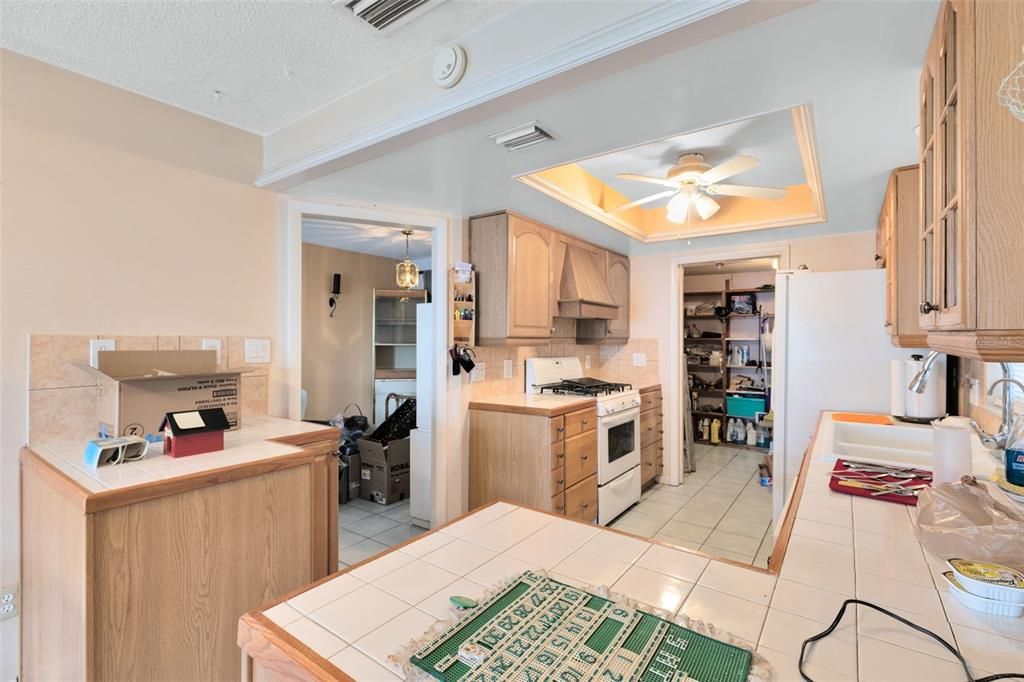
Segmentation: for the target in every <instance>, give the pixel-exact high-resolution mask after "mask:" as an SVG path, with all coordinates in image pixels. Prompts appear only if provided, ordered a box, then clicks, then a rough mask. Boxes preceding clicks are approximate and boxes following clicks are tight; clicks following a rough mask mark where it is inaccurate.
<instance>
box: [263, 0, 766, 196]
mask: <svg viewBox="0 0 1024 682" xmlns="http://www.w3.org/2000/svg"><path fill="white" fill-rule="evenodd" d="M751 1H752V0H690V1H688V2H666V3H663V4H660V5H657V6H655V7H652V8H651V9H648V10H645V11H643V12H641V13H639V14H636V15H634V16H632V17H629V18H628V19H626V20H624V21H620V22H617V23H615V24H612V25H609V26H605V27H604V28H602V29H600V30H598V31H593V32H591V33H589V34H587V35H585V36H581V37H579V38H576V39H574V40H571V41H569V42H568V43H565V44H564V45H562V46H560V47H559V48H557V49H555V50H550V51H548V52H546V53H544V54H542V55H538V56H536V57H533V58H531V59H528V60H526V61H524V62H522V63H520V64H517V65H515V66H511V67H508V68H506V69H502V70H500V71H497V72H495V73H494V74H492V75H490V76H487V77H485V78H482V79H480V80H479V81H476V82H475V83H468V84H466V85H465V86H463V87H460V88H456V89H455V90H454V91H452V92H451V93H449V94H447V95H444V96H442V97H440V98H438V99H437V100H435V101H433V102H431V103H429V104H425V105H423V106H420V107H415V108H413V109H410V110H408V111H406V112H403V113H402V114H401V115H399V116H395V117H392V118H390V119H388V120H385V121H382V122H380V123H378V124H376V125H372V126H367V127H365V128H363V129H361V130H359V131H357V132H354V133H352V134H349V135H345V136H343V137H340V138H338V139H336V140H334V141H333V142H330V143H328V144H325V145H322V146H320V147H318V148H316V149H313V150H310V151H309V152H306V153H305V154H302V155H300V156H297V157H295V158H293V159H290V160H288V161H285V162H283V163H280V164H277V165H275V166H271V167H269V168H266V169H264V170H263V172H262V173H260V175H259V177H258V178H257V179H256V186H257V187H266V188H270V189H283V188H284V185H285V184H286V182H287V180H288V179H289V178H291V177H293V176H295V175H298V174H300V173H303V172H306V171H309V170H311V169H313V168H316V167H317V166H320V165H323V164H325V163H329V162H331V161H334V160H337V159H339V158H342V157H344V156H347V155H349V154H353V153H355V152H358V151H361V150H364V149H367V148H369V147H372V146H373V145H375V144H379V143H381V142H384V141H386V140H388V139H391V138H393V137H396V136H398V135H402V134H404V133H408V132H411V131H413V130H416V129H417V128H421V127H423V126H425V125H428V124H431V123H435V122H437V121H440V120H442V119H445V118H447V117H449V116H452V115H454V114H458V113H460V112H462V111H466V110H467V109H471V108H473V107H475V106H478V105H480V104H483V103H485V102H488V101H490V100H493V99H496V98H498V97H501V96H503V95H507V94H509V93H512V92H514V91H516V90H519V89H522V88H525V87H528V86H530V85H533V84H535V83H538V82H540V81H543V80H545V79H548V78H551V77H552V76H557V75H558V74H561V73H564V72H566V71H570V70H572V69H574V68H576V67H579V66H582V65H584V64H587V63H590V62H592V61H595V60H597V59H601V58H602V57H606V56H608V55H610V54H614V53H615V52H619V51H621V50H624V49H627V48H629V47H633V46H635V45H638V44H640V43H643V42H645V41H648V40H651V39H652V38H657V37H658V36H661V35H663V34H665V33H669V32H671V31H675V30H677V29H680V28H682V27H684V26H687V25H689V24H692V23H694V22H696V21H699V20H701V19H704V18H706V17H708V16H711V15H713V14H717V13H719V12H723V11H725V10H728V9H731V8H733V7H738V6H740V5H744V4H747V3H749V2H751Z"/></svg>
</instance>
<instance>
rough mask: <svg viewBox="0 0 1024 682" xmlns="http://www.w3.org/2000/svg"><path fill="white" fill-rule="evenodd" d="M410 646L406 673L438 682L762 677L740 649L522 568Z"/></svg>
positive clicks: (740, 681) (728, 681)
mask: <svg viewBox="0 0 1024 682" xmlns="http://www.w3.org/2000/svg"><path fill="white" fill-rule="evenodd" d="M699 627H701V628H703V629H705V630H708V631H710V632H711V633H712V634H714V628H712V627H710V626H704V625H703V624H699ZM725 637H726V638H728V636H727V635H726V636H725ZM423 642H426V643H423ZM413 646H414V647H415V649H414V653H412V654H411V655H410V656H409V657H408V665H406V667H405V669H406V671H407V672H408V673H410V676H412V677H425V678H434V679H438V680H444V681H445V682H457V681H462V680H465V681H467V682H470V681H471V682H477V681H480V682H483V681H486V682H499V681H502V680H523V681H533V680H536V681H538V682H539V681H540V680H559V681H562V682H577V681H582V680H608V681H609V682H616V681H620V680H621V681H625V680H639V681H640V682H667V681H669V680H673V681H680V680H699V681H700V682H747V680H748V678H749V679H761V678H762V674H761V673H760V672H759V673H758V674H757V675H752V674H751V666H752V663H753V655H752V654H751V652H750V651H748V650H747V649H744V648H742V647H739V646H733V645H732V644H727V643H725V642H723V641H719V639H715V638H713V637H710V636H708V635H707V634H701V633H700V632H696V631H694V630H691V629H688V628H686V627H683V626H682V625H679V624H677V623H673V622H671V621H668V620H665V619H664V618H661V617H659V616H657V615H654V614H652V613H649V612H647V611H644V610H641V609H639V608H636V605H633V604H632V602H630V601H629V600H621V601H614V600H612V599H607V598H604V597H600V596H597V595H593V594H590V593H589V592H585V591H583V590H580V589H578V588H575V587H572V586H571V585H566V584H564V583H560V582H558V581H557V580H553V579H551V578H548V577H547V576H546V575H543V574H539V573H533V572H530V571H527V572H526V573H523V575H521V576H519V577H518V578H516V579H514V580H512V581H510V582H509V583H508V584H506V585H504V586H503V587H501V588H499V589H497V590H495V591H494V592H493V593H492V594H491V595H490V596H489V597H488V598H487V599H484V600H482V601H481V602H480V603H479V605H478V606H477V607H475V608H473V609H471V610H468V611H466V612H465V614H464V615H462V616H461V617H460V618H459V619H458V620H457V621H456V622H454V623H452V624H449V625H444V626H441V627H437V628H435V629H434V630H432V631H431V632H430V633H428V634H427V635H426V637H425V638H424V640H421V643H419V644H416V645H413ZM766 676H767V675H764V677H766Z"/></svg>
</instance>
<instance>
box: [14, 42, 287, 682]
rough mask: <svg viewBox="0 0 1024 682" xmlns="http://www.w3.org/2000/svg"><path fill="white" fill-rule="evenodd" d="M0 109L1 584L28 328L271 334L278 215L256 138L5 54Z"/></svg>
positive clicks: (21, 435)
mask: <svg viewBox="0 0 1024 682" xmlns="http://www.w3.org/2000/svg"><path fill="white" fill-rule="evenodd" d="M0 106H2V115H0V201H2V206H0V377H2V391H0V495H2V500H0V517H2V522H0V550H2V556H0V582H2V583H4V584H6V583H8V582H14V581H16V580H18V536H17V532H18V499H17V491H18V464H17V458H18V448H19V446H21V445H22V444H23V443H25V442H26V439H27V422H28V419H27V407H28V394H27V391H26V388H27V385H28V367H27V366H28V357H29V352H28V340H29V335H30V334H94V333H97V332H101V333H105V334H114V335H125V336H155V335H174V336H179V335H196V336H199V335H205V334H213V335H218V336H260V337H271V336H273V335H274V331H275V327H274V325H275V321H276V318H277V314H278V308H277V306H278V300H277V299H278V294H277V286H276V284H277V282H276V277H277V274H276V268H277V261H276V257H275V255H276V253H277V235H276V231H277V228H276V219H277V214H276V202H275V198H274V195H273V194H272V193H270V192H267V191H263V190H258V189H254V188H253V187H252V184H251V183H252V180H253V178H255V176H256V173H257V172H258V170H259V166H260V158H261V143H260V140H259V138H257V137H256V136H253V135H250V134H248V133H244V132H242V131H239V130H236V129H233V128H230V127H228V126H224V125H221V124H218V123H215V122H213V121H210V120H208V119H204V118H202V117H199V116H196V115H193V114H189V113H187V112H184V111H181V110H179V109H175V108H173V107H170V106H167V105H164V104H161V103H159V102H156V101H153V100H149V99H146V98H144V97H141V96H138V95H135V94H132V93H129V92H126V91H124V90H119V89H117V88H114V87H111V86H107V85H104V84H101V83H98V82H96V81H93V80H90V79H88V78H84V77H82V76H78V75H75V74H72V73H70V72H67V71H63V70H60V69H57V68H54V67H51V66H47V65H45V64H42V63H40V62H37V61H34V60H30V59H27V58H25V57H22V56H19V55H16V54H13V53H11V52H7V51H0ZM272 376H273V374H272ZM54 418H55V419H60V418H61V417H60V416H59V415H58V416H55V417H54ZM17 628H18V621H17V619H10V620H7V621H4V622H2V623H0V646H2V650H0V661H2V664H0V665H2V667H0V678H3V679H13V678H14V676H15V675H16V673H17V670H16V665H17V644H16V642H17V640H16V633H17Z"/></svg>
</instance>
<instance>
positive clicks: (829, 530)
mask: <svg viewBox="0 0 1024 682" xmlns="http://www.w3.org/2000/svg"><path fill="white" fill-rule="evenodd" d="M793 535H800V536H803V537H807V538H814V539H815V540H824V541H825V542H832V543H834V544H837V545H842V546H843V547H852V546H853V533H852V532H851V531H850V529H849V528H841V527H839V526H832V525H829V524H827V523H821V522H819V521H812V520H811V519H799V518H798V519H797V520H796V523H794V524H793Z"/></svg>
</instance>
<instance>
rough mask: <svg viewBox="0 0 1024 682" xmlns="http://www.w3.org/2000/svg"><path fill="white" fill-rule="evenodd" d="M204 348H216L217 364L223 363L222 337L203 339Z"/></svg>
mask: <svg viewBox="0 0 1024 682" xmlns="http://www.w3.org/2000/svg"><path fill="white" fill-rule="evenodd" d="M202 349H203V350H215V351H217V366H218V367H219V366H220V364H221V361H220V339H203V345H202Z"/></svg>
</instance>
